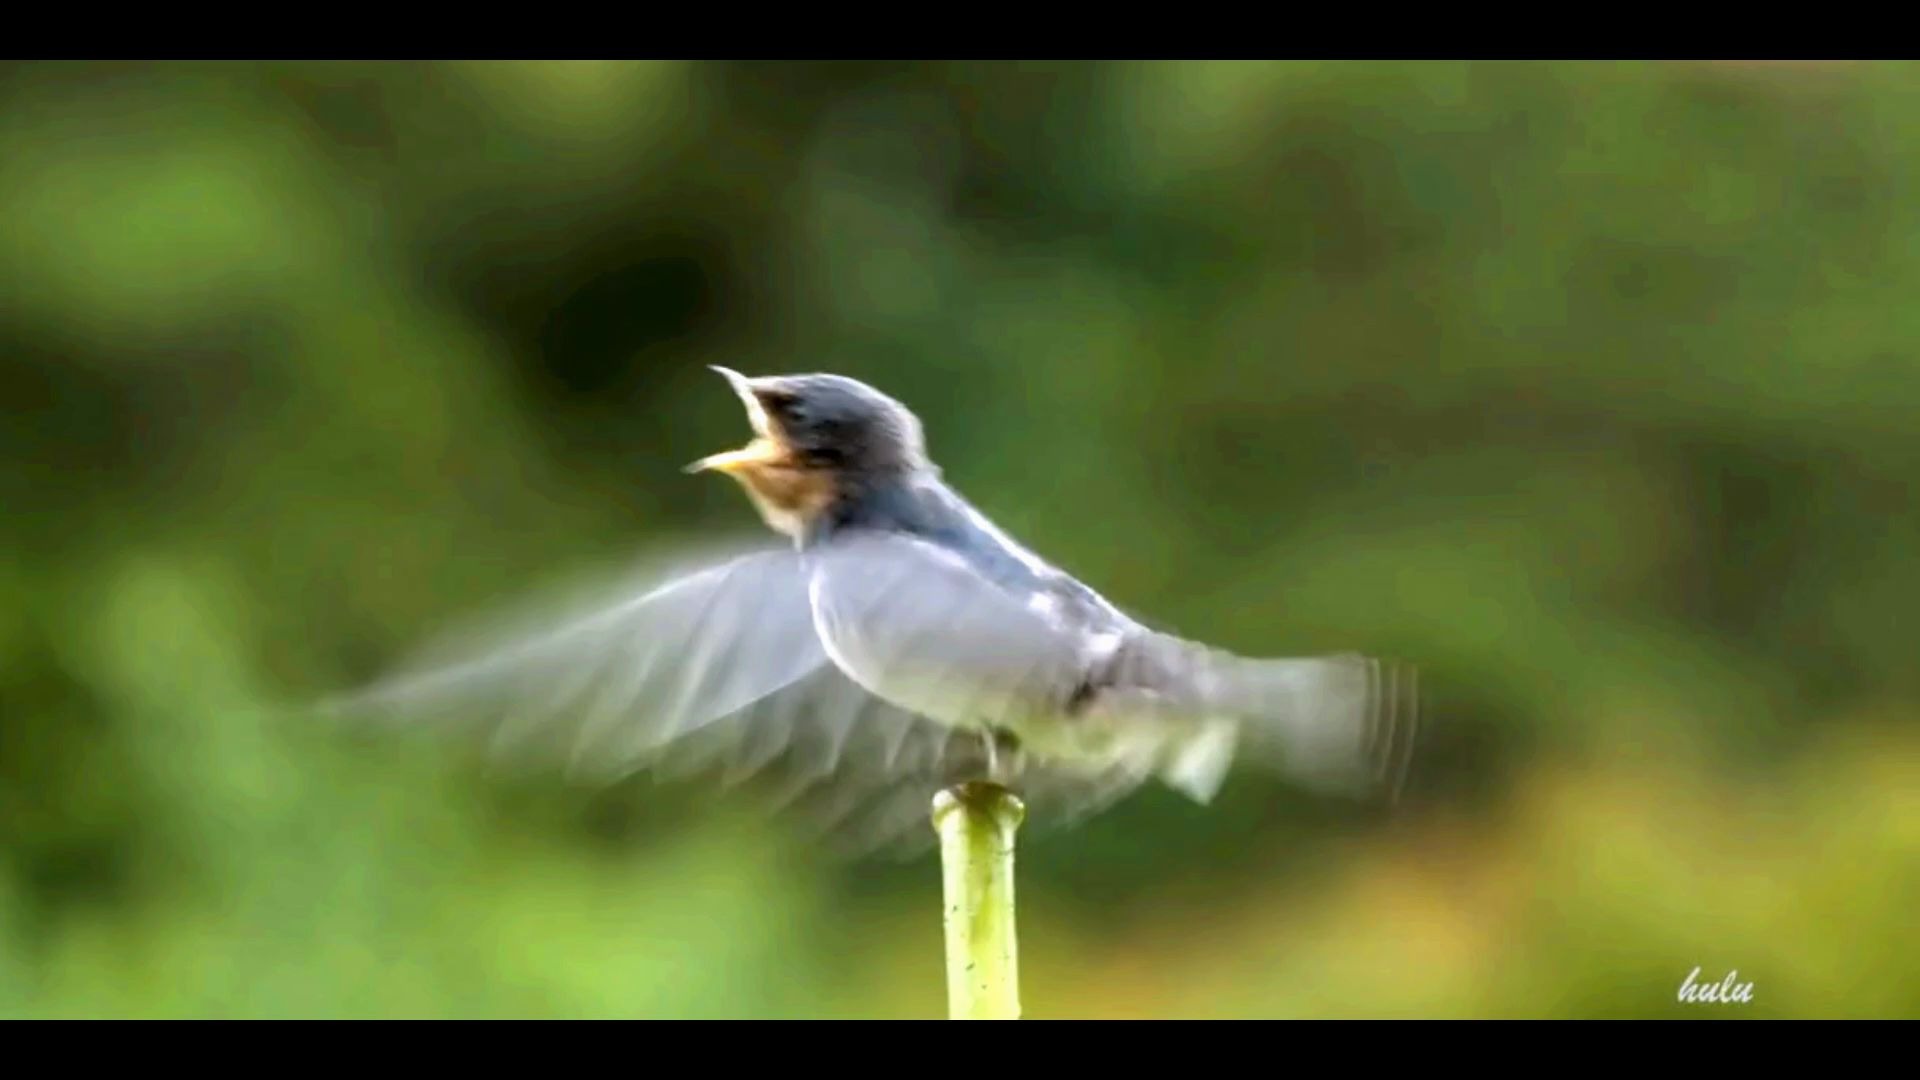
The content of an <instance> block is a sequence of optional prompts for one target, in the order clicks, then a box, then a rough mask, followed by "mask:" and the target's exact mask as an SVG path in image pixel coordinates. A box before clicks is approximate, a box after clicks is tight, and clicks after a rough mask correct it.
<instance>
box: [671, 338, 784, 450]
mask: <svg viewBox="0 0 1920 1080" xmlns="http://www.w3.org/2000/svg"><path fill="white" fill-rule="evenodd" d="M707 366H708V367H709V368H711V369H712V370H714V371H716V372H718V373H719V374H721V375H722V376H724V377H725V378H726V380H727V382H728V383H730V384H731V385H732V386H733V392H734V393H735V394H736V395H738V396H739V398H740V403H741V404H742V405H744V406H745V407H746V410H747V422H748V423H750V424H752V425H753V433H754V439H753V441H752V442H750V443H748V444H747V445H745V446H743V447H741V448H740V449H738V450H727V451H723V452H721V453H718V454H709V455H708V456H706V457H703V458H701V459H700V460H699V461H696V462H694V463H693V464H691V465H688V466H687V471H688V472H690V473H698V472H709V471H711V472H721V473H726V474H728V475H729V476H732V475H737V474H739V473H741V472H744V471H747V470H749V469H752V468H754V467H755V466H758V465H770V464H773V463H774V462H778V461H782V460H785V458H786V457H787V450H786V447H785V446H783V445H782V444H781V441H780V437H779V434H778V433H777V432H776V431H775V430H774V429H773V426H772V425H771V424H769V423H768V422H767V410H766V407H765V406H763V405H761V404H760V397H759V395H757V394H756V393H754V381H753V380H752V379H749V378H747V377H746V376H745V375H742V374H740V373H739V372H737V371H734V370H733V369H732V368H724V367H721V366H719V365H718V364H709V365H707Z"/></svg>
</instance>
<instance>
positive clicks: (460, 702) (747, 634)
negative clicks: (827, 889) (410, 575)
mask: <svg viewBox="0 0 1920 1080" xmlns="http://www.w3.org/2000/svg"><path fill="white" fill-rule="evenodd" d="M809 580H810V578H809V565H808V564H807V563H806V562H805V561H804V559H803V557H802V556H801V555H799V554H798V553H796V552H794V551H793V550H791V549H788V548H778V549H764V550H760V549H753V550H747V551H744V552H736V553H733V554H730V555H728V556H725V557H715V556H709V557H708V558H707V559H706V560H705V561H701V562H681V563H678V564H670V565H668V566H665V567H655V568H653V569H652V570H650V571H648V572H647V574H646V576H645V577H644V578H643V579H642V580H641V581H639V582H637V583H629V584H628V585H627V586H626V587H625V588H624V590H623V592H622V595H621V598H620V599H618V600H617V601H616V602H614V603H612V604H607V603H606V602H605V601H604V598H603V599H602V600H601V603H600V605H599V606H597V607H588V608H585V609H574V610H571V611H556V610H553V609H551V608H547V607H539V608H534V609H532V610H526V611H522V612H520V613H518V615H517V617H515V618H513V619H510V620H508V621H504V622H500V623H497V624H495V625H494V626H492V627H491V628H490V629H489V630H487V631H484V632H479V633H470V634H467V635H463V636H462V637H461V638H459V639H457V640H455V641H452V642H449V643H446V644H444V645H442V646H441V647H439V648H437V649H435V650H433V651H431V652H428V653H424V654H422V655H421V656H420V657H419V658H418V659H416V660H415V661H413V662H412V663H410V664H408V665H406V666H405V667H404V668H403V669H402V670H401V671H400V672H398V673H396V674H394V675H393V676H391V677H388V678H386V679H382V680H380V681H378V682H376V683H375V684H374V685H372V686H371V687H369V688H367V689H365V690H363V691H361V692H358V693H355V694H351V695H348V696H344V697H342V698H339V699H336V700H333V701H330V702H325V703H323V704H322V711H323V712H324V713H326V714H328V715H331V716H333V717H335V718H339V719H342V720H346V721H350V722H354V723H374V724H379V725H380V726H381V727H383V728H388V729H391V730H397V731H403V732H420V733H428V734H434V735H449V736H455V737H466V738H478V739H480V740H483V741H484V742H485V743H486V744H487V746H488V748H489V750H490V752H491V754H492V755H493V756H494V757H495V758H496V760H500V761H505V762H524V763H529V764H541V763H544V764H551V765H558V766H560V767H562V768H564V769H565V770H566V771H567V773H568V774H569V775H570V776H571V777H573V778H575V779H577V780H582V781H586V782H594V783H606V782H612V781H615V780H618V779H620V778H622V777H624V776H627V775H630V774H632V773H634V772H638V771H643V770H650V771H654V772H656V773H657V774H660V775H663V776H687V775H690V774H697V775H701V776H705V777H709V778H714V779H717V780H719V781H720V783H721V785H722V786H724V787H727V788H735V787H740V786H745V787H747V788H749V789H750V790H751V791H752V792H755V793H758V794H760V795H762V796H764V797H766V798H767V799H768V800H769V805H770V806H771V807H773V808H778V809H781V810H783V811H785V812H786V813H787V814H788V816H789V817H790V818H791V819H793V820H796V821H800V822H804V823H806V824H810V825H811V826H812V827H813V829H814V830H815V831H816V833H817V834H818V835H819V836H820V837H821V838H822V839H823V840H826V841H827V842H828V843H830V844H831V845H832V846H834V847H836V848H838V849H840V850H842V851H844V852H845V853H847V854H850V855H861V854H866V853H869V852H874V851H877V850H882V849H887V850H891V851H893V852H895V853H899V854H911V853H914V852H916V851H919V850H921V849H923V848H924V847H925V846H926V845H927V844H929V843H931V841H932V839H933V833H932V828H931V825H930V824H929V822H928V816H927V815H928V813H929V810H930V806H931V801H932V798H933V795H934V794H935V793H936V792H937V791H938V790H939V789H940V788H941V787H943V786H945V785H946V784H948V783H951V782H953V781H955V780H958V779H962V778H967V777H971V776H977V775H979V774H980V773H981V772H982V771H983V768H984V760H985V759H984V750H983V747H982V745H981V742H980V740H979V738H978V736H975V735H972V734H969V733H966V732H960V731H956V730H954V729H953V728H951V727H949V726H948V725H945V724H941V723H938V722H935V721H932V720H929V719H926V718H925V717H923V716H921V715H918V714H916V713H915V712H912V711H910V710H909V709H907V708H903V707H902V706H901V705H899V704H896V703H894V702H891V701H889V700H887V699H885V698H882V697H880V696H877V695H875V694H873V693H871V692H870V691H868V690H867V689H866V688H864V687H862V686H861V685H859V684H858V683H856V682H855V681H853V680H851V679H849V678H848V677H847V675H846V674H845V673H844V672H843V671H842V670H841V669H840V668H839V667H837V666H836V665H835V663H834V662H833V660H832V659H831V658H830V656H829V654H828V652H827V650H826V649H825V648H824V645H823V642H822V640H821V638H820V636H819V635H818V633H817V632H816V630H815V622H814V616H813V606H812V602H811V598H810V596H809ZM1100 780H1101V778H1099V777H1080V776H1077V775H1075V776H1068V775H1061V776H1059V777H1057V778H1056V777H1052V776H1050V775H1048V774H1044V773H1041V772H1038V771H1036V772H1035V773H1034V774H1033V776H1032V779H1031V784H1030V788H1031V790H1030V791H1023V794H1024V795H1026V796H1027V797H1028V799H1029V802H1030V804H1032V805H1033V808H1034V810H1035V817H1036V818H1037V819H1039V820H1044V821H1069V820H1075V819H1076V817H1077V815H1078V814H1080V813H1084V812H1088V811H1089V810H1090V809H1091V808H1093V807H1095V806H1098V805H1104V800H1105V798H1106V797H1107V796H1106V795H1105V792H1106V790H1107V788H1108V787H1112V786H1113V785H1112V784H1111V783H1110V782H1109V783H1107V784H1106V785H1104V786H1103V785H1102V784H1101V782H1100Z"/></svg>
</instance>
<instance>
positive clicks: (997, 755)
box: [980, 728, 1020, 787]
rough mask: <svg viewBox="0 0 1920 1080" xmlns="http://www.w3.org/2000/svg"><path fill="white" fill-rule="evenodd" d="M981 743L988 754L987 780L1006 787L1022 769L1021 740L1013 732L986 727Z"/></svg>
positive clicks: (982, 732) (981, 734)
mask: <svg viewBox="0 0 1920 1080" xmlns="http://www.w3.org/2000/svg"><path fill="white" fill-rule="evenodd" d="M980 742H981V745H982V746H983V747H984V748H985V749H986V755H987V777H986V778H987V782H988V783H990V784H996V785H998V786H1000V787H1006V786H1007V785H1009V784H1011V783H1012V782H1013V778H1014V775H1015V774H1016V773H1018V772H1019V771H1020V740H1019V739H1018V738H1017V737H1015V736H1014V735H1013V734H1012V733H1011V732H1007V731H1001V730H998V729H995V728H984V729H982V730H981V732H980Z"/></svg>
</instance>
